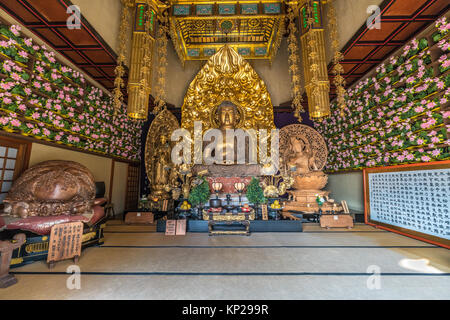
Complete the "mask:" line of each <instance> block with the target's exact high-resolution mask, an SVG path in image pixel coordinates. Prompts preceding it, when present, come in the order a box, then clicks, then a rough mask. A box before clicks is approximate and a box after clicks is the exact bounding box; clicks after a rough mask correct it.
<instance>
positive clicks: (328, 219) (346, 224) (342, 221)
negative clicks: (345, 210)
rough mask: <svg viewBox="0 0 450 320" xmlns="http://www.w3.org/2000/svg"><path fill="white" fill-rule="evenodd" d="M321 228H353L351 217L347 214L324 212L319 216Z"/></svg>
mask: <svg viewBox="0 0 450 320" xmlns="http://www.w3.org/2000/svg"><path fill="white" fill-rule="evenodd" d="M320 226H321V227H322V228H327V229H328V228H348V229H351V228H353V218H352V216H351V215H349V214H339V215H338V214H326V215H322V216H321V217H320Z"/></svg>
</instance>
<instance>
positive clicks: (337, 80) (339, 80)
mask: <svg viewBox="0 0 450 320" xmlns="http://www.w3.org/2000/svg"><path fill="white" fill-rule="evenodd" d="M328 26H329V29H330V42H331V48H332V51H333V63H334V67H333V74H334V85H335V87H336V94H337V104H338V106H339V108H340V109H341V115H342V116H343V115H344V109H345V107H346V102H345V84H346V83H345V79H344V78H343V77H342V73H343V72H344V68H343V67H342V65H341V63H340V62H341V61H342V60H344V55H343V54H342V53H341V52H340V51H339V35H338V31H337V26H338V25H337V17H336V10H335V8H334V4H333V0H332V1H329V5H328Z"/></svg>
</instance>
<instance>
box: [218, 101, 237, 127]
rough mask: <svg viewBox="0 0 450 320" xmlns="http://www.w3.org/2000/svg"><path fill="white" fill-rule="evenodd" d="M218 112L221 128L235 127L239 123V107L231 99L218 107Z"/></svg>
mask: <svg viewBox="0 0 450 320" xmlns="http://www.w3.org/2000/svg"><path fill="white" fill-rule="evenodd" d="M216 114H217V118H218V124H219V128H220V129H225V130H226V129H235V128H236V127H237V125H238V124H239V118H240V115H239V111H238V109H237V107H236V106H235V105H234V104H233V103H231V102H229V101H224V102H222V103H221V104H220V106H219V107H218V108H217V111H216Z"/></svg>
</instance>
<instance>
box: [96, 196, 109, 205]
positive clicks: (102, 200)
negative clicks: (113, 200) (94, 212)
mask: <svg viewBox="0 0 450 320" xmlns="http://www.w3.org/2000/svg"><path fill="white" fill-rule="evenodd" d="M106 202H108V200H106V198H97V199H95V201H94V206H101V205H102V204H104V203H106Z"/></svg>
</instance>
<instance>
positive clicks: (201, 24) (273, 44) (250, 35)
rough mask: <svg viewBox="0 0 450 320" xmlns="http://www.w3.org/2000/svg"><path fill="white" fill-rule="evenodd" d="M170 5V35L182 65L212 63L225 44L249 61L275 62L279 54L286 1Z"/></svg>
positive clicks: (200, 1)
mask: <svg viewBox="0 0 450 320" xmlns="http://www.w3.org/2000/svg"><path fill="white" fill-rule="evenodd" d="M224 2H225V3H224ZM169 3H170V5H171V10H170V35H171V39H172V42H173V45H174V47H175V50H176V52H177V54H178V56H179V58H180V60H181V62H182V63H184V62H185V61H187V60H208V59H209V58H210V57H211V56H212V55H213V54H215V53H217V52H218V50H219V49H220V48H221V47H222V46H223V45H224V44H228V45H230V46H231V47H232V48H233V49H235V50H236V51H237V52H238V53H239V54H241V55H242V56H243V57H244V58H245V59H267V60H269V61H272V60H273V58H274V57H275V55H276V54H277V51H278V47H279V45H280V42H281V38H282V36H283V33H282V31H283V29H284V23H283V22H284V18H285V15H286V12H285V3H284V1H283V0H272V1H270V2H267V1H265V2H264V1H263V2H261V1H259V0H243V1H216V2H213V1H204V0H194V1H188V0H177V1H169Z"/></svg>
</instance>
